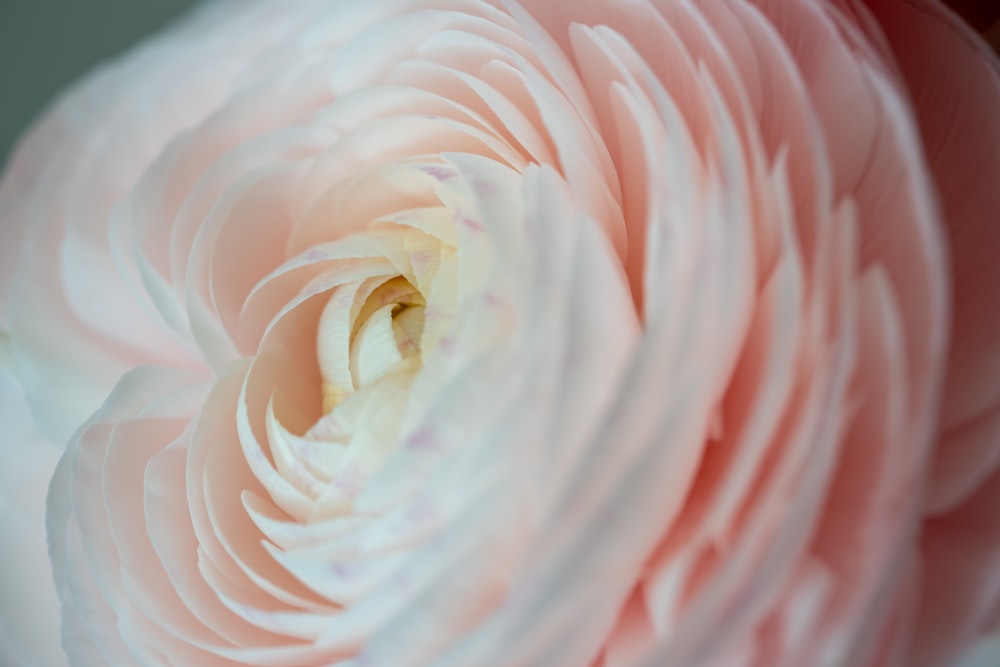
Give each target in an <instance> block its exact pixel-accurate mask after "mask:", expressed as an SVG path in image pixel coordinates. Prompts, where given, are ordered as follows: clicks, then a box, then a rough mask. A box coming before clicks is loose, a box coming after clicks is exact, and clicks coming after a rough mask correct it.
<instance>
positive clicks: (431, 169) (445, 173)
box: [423, 165, 455, 182]
mask: <svg viewBox="0 0 1000 667" xmlns="http://www.w3.org/2000/svg"><path fill="white" fill-rule="evenodd" d="M423 171H424V173H425V174H427V175H428V176H430V177H431V178H433V179H435V180H437V181H441V182H444V181H448V180H451V179H452V178H454V177H455V172H453V171H452V170H451V169H448V168H446V167H441V166H438V165H427V166H425V167H424V168H423Z"/></svg>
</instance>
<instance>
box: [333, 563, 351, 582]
mask: <svg viewBox="0 0 1000 667" xmlns="http://www.w3.org/2000/svg"><path fill="white" fill-rule="evenodd" d="M330 574H332V575H333V576H335V577H337V578H338V579H351V578H353V577H354V574H355V572H354V568H352V567H351V566H350V565H348V564H347V563H332V564H331V565H330Z"/></svg>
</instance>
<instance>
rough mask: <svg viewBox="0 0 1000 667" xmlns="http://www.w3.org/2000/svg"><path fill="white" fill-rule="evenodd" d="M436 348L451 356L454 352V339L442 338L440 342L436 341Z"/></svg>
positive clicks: (449, 337)
mask: <svg viewBox="0 0 1000 667" xmlns="http://www.w3.org/2000/svg"><path fill="white" fill-rule="evenodd" d="M438 347H439V348H441V351H442V352H444V353H445V354H451V353H452V352H454V351H455V339H454V338H452V337H451V336H442V337H441V340H439V341H438Z"/></svg>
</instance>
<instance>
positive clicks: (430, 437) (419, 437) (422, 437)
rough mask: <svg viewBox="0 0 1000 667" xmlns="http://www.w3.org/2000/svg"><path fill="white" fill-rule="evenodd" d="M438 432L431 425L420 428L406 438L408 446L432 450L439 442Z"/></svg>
mask: <svg viewBox="0 0 1000 667" xmlns="http://www.w3.org/2000/svg"><path fill="white" fill-rule="evenodd" d="M437 442H438V438H437V433H436V432H435V431H434V429H432V428H430V427H427V426H425V427H423V428H421V429H418V430H417V431H416V432H415V433H413V434H412V435H411V436H410V437H408V438H407V439H406V446H407V447H408V448H410V449H417V450H430V449H434V446H435V445H436V444H437Z"/></svg>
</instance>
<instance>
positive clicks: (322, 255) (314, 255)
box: [306, 248, 329, 263]
mask: <svg viewBox="0 0 1000 667" xmlns="http://www.w3.org/2000/svg"><path fill="white" fill-rule="evenodd" d="M327 257H329V255H327V253H326V251H324V250H322V249H321V248H313V249H312V250H310V251H309V252H307V253H306V262H309V263H312V262H322V261H323V260H324V259H327Z"/></svg>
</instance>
